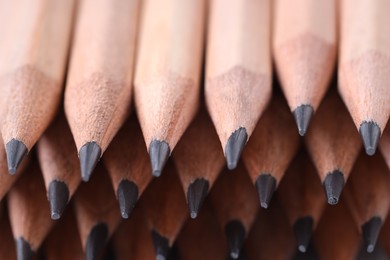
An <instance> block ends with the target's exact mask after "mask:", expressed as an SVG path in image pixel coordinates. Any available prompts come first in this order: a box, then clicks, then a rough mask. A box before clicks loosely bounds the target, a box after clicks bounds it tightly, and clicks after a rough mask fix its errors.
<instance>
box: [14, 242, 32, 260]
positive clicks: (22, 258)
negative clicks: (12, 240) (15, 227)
mask: <svg viewBox="0 0 390 260" xmlns="http://www.w3.org/2000/svg"><path fill="white" fill-rule="evenodd" d="M16 254H17V259H18V260H29V259H32V258H33V256H34V254H35V253H34V251H32V249H31V246H30V244H29V243H28V242H27V241H26V240H24V239H23V238H22V237H19V238H18V239H16Z"/></svg>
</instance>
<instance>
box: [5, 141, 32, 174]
mask: <svg viewBox="0 0 390 260" xmlns="http://www.w3.org/2000/svg"><path fill="white" fill-rule="evenodd" d="M5 152H6V154H7V163H8V172H9V174H12V175H13V174H15V173H16V170H17V169H18V167H19V164H20V163H21V162H22V160H23V158H24V157H25V156H26V154H27V152H28V150H27V147H26V145H25V144H24V143H22V142H21V141H19V140H16V139H14V138H13V139H11V141H9V142H8V143H7V144H6V145H5Z"/></svg>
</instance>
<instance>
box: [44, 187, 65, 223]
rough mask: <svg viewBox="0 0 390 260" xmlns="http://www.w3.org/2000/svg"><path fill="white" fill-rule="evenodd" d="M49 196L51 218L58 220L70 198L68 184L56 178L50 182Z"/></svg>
mask: <svg viewBox="0 0 390 260" xmlns="http://www.w3.org/2000/svg"><path fill="white" fill-rule="evenodd" d="M48 197H49V202H50V210H51V218H52V219H53V220H57V219H59V218H60V217H61V215H62V213H63V212H64V210H65V207H66V205H67V204H68V200H69V189H68V186H67V185H66V184H65V183H64V182H62V181H57V180H54V181H52V182H51V183H50V184H49V191H48Z"/></svg>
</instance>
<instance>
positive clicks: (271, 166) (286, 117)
mask: <svg viewBox="0 0 390 260" xmlns="http://www.w3.org/2000/svg"><path fill="white" fill-rule="evenodd" d="M298 145H299V137H298V133H297V130H296V126H295V122H294V119H293V118H292V117H291V114H290V113H289V110H288V107H287V104H286V101H285V100H284V99H283V98H282V96H281V93H274V96H273V98H272V101H271V103H270V105H269V107H268V108H267V110H266V111H265V112H264V114H263V116H262V117H261V118H260V120H259V122H258V124H257V126H256V128H255V130H254V132H253V134H252V138H251V139H250V140H249V142H248V144H247V147H246V148H245V150H244V152H243V156H242V161H243V162H244V164H245V166H246V168H247V170H248V173H249V176H250V178H251V179H252V182H253V183H254V184H255V183H256V180H257V178H258V177H259V176H260V175H261V174H270V175H271V176H272V177H274V178H275V179H276V183H277V184H279V182H280V180H281V178H282V177H283V175H284V173H285V171H286V169H287V167H288V165H289V164H290V161H291V160H292V159H293V158H294V155H295V153H296V152H297V150H298Z"/></svg>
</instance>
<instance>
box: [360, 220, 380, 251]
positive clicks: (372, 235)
mask: <svg viewBox="0 0 390 260" xmlns="http://www.w3.org/2000/svg"><path fill="white" fill-rule="evenodd" d="M381 227H382V220H381V218H379V217H373V218H371V219H370V220H369V221H367V222H366V223H364V224H363V226H362V232H363V239H364V242H365V244H366V246H367V252H368V253H372V252H373V251H374V249H375V245H376V242H377V240H378V236H379V233H380V230H381Z"/></svg>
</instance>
